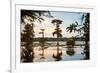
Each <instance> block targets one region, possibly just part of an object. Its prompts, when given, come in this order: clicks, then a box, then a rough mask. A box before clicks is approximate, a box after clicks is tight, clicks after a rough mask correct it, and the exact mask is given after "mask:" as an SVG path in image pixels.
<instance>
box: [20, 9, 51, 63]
mask: <svg viewBox="0 0 100 73" xmlns="http://www.w3.org/2000/svg"><path fill="white" fill-rule="evenodd" d="M42 16H46V17H52V16H51V14H50V12H49V11H35V10H21V26H24V29H22V30H23V31H21V45H23V44H22V43H23V42H24V45H23V46H24V47H25V48H24V49H22V52H21V61H22V62H33V59H34V47H33V43H34V41H33V38H34V36H35V35H34V22H35V21H36V20H38V21H39V22H41V21H43V20H44V19H43V17H42Z"/></svg>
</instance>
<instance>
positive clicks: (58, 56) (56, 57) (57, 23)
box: [51, 19, 62, 61]
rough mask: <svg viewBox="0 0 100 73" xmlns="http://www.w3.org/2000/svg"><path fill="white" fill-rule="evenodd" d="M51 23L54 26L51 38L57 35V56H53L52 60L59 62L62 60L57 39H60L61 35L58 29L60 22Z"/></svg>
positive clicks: (56, 20)
mask: <svg viewBox="0 0 100 73" xmlns="http://www.w3.org/2000/svg"><path fill="white" fill-rule="evenodd" d="M51 23H52V24H54V25H56V29H55V31H54V32H53V36H54V35H55V34H56V35H57V55H54V54H53V58H55V61H60V60H61V59H62V58H61V56H62V52H59V38H60V37H62V34H61V32H62V30H61V29H60V28H59V24H62V21H61V20H58V19H54V20H52V22H51Z"/></svg>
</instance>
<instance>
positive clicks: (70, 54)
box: [34, 46, 84, 62]
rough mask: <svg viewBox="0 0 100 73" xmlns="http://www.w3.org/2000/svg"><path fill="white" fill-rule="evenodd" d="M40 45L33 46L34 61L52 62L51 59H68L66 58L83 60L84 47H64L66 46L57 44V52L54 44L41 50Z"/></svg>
mask: <svg viewBox="0 0 100 73" xmlns="http://www.w3.org/2000/svg"><path fill="white" fill-rule="evenodd" d="M40 48H41V47H40V46H37V47H34V52H35V57H34V62H53V61H68V60H70V61H71V60H83V58H84V54H82V53H83V51H84V47H80V46H75V47H74V48H68V47H67V48H66V46H59V52H58V53H57V48H56V46H52V47H47V48H46V49H45V50H44V54H43V55H42V51H41V49H40Z"/></svg>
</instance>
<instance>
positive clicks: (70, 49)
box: [66, 47, 75, 56]
mask: <svg viewBox="0 0 100 73" xmlns="http://www.w3.org/2000/svg"><path fill="white" fill-rule="evenodd" d="M66 54H67V55H69V56H73V55H74V54H75V50H74V49H73V48H72V47H70V48H68V49H67V50H66Z"/></svg>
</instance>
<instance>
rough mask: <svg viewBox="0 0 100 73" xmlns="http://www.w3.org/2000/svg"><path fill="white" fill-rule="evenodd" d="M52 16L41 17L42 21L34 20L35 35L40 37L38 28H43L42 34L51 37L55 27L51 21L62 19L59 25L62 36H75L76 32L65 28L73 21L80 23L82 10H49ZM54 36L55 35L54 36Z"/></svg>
mask: <svg viewBox="0 0 100 73" xmlns="http://www.w3.org/2000/svg"><path fill="white" fill-rule="evenodd" d="M50 13H51V15H52V16H53V18H48V17H43V18H44V21H42V23H39V22H38V21H35V22H34V24H35V27H34V31H35V37H41V36H42V35H41V34H39V32H40V29H45V31H44V35H45V37H53V35H52V33H53V32H54V29H55V28H56V27H55V25H53V24H52V23H51V21H52V20H53V19H60V20H62V21H63V22H62V24H61V25H60V28H61V30H62V35H63V37H71V36H76V35H77V34H78V33H77V32H72V33H69V32H66V28H67V27H68V26H69V25H70V24H72V23H75V21H77V22H78V24H79V25H81V17H82V14H84V13H83V12H61V11H50ZM54 37H56V36H54Z"/></svg>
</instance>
